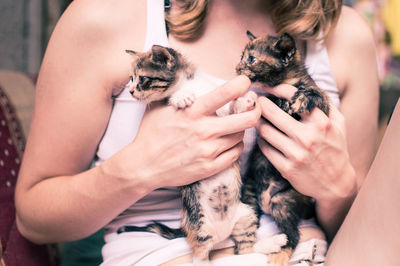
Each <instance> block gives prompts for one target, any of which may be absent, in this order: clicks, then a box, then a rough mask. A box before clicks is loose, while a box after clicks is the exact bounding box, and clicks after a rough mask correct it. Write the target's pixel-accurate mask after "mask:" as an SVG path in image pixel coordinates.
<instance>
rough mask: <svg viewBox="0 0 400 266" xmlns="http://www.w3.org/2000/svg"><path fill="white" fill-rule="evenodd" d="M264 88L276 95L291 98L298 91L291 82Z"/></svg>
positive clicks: (265, 90) (263, 88)
mask: <svg viewBox="0 0 400 266" xmlns="http://www.w3.org/2000/svg"><path fill="white" fill-rule="evenodd" d="M262 90H263V91H264V92H267V93H269V94H273V95H275V96H276V97H279V98H285V99H287V100H290V99H292V97H293V95H294V94H295V93H296V91H297V88H296V87H294V86H292V85H289V84H279V85H277V86H275V87H262Z"/></svg>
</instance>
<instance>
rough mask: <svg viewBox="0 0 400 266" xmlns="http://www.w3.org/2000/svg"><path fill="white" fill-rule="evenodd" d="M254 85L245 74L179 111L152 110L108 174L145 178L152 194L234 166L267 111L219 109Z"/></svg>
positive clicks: (108, 166) (106, 167) (112, 162)
mask: <svg viewBox="0 0 400 266" xmlns="http://www.w3.org/2000/svg"><path fill="white" fill-rule="evenodd" d="M249 86H250V81H249V79H248V78H247V77H245V76H239V77H237V78H235V79H233V80H231V81H229V82H227V83H225V84H224V85H222V86H220V87H218V88H217V89H215V90H214V91H212V92H210V93H208V94H206V95H203V96H201V97H199V98H197V99H196V100H195V102H194V104H193V105H192V106H191V107H188V108H186V109H184V110H176V109H175V108H173V107H171V106H168V107H165V106H161V105H157V106H152V108H151V110H150V111H148V112H146V114H145V115H144V118H143V121H142V124H141V126H140V129H139V132H138V134H137V136H136V139H135V140H134V141H133V142H132V143H131V144H130V145H128V146H127V147H126V148H124V149H123V150H121V151H120V152H119V153H117V154H116V155H115V156H113V157H112V158H110V159H109V160H108V161H107V162H104V163H103V165H102V167H103V168H104V171H106V172H108V173H112V174H113V175H120V176H121V177H123V178H128V179H131V178H140V179H141V180H142V181H143V183H144V184H147V186H148V189H149V190H153V189H156V188H159V187H165V186H181V185H186V184H190V183H193V182H195V181H197V180H200V179H203V178H206V177H208V176H211V175H213V174H216V173H218V172H220V171H221V170H223V169H225V168H226V167H228V166H229V165H230V164H232V163H233V162H234V161H235V160H237V159H238V157H239V155H240V154H241V152H242V150H243V142H242V140H243V135H244V130H245V129H247V128H250V127H253V126H255V125H256V124H257V121H258V119H259V118H260V115H261V111H260V108H259V107H258V106H256V107H255V108H254V109H253V110H251V111H248V112H244V113H240V114H234V115H228V116H224V117H218V116H216V115H215V111H216V110H217V109H218V108H219V107H221V106H223V105H224V104H226V103H228V102H229V101H231V100H233V99H236V98H238V97H240V96H242V95H244V94H245V93H246V92H247V91H248V89H249Z"/></svg>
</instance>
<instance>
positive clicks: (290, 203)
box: [261, 183, 310, 265]
mask: <svg viewBox="0 0 400 266" xmlns="http://www.w3.org/2000/svg"><path fill="white" fill-rule="evenodd" d="M273 190H274V183H272V184H271V186H270V188H269V189H268V190H267V191H264V192H263V193H262V194H261V202H262V203H263V204H264V206H263V207H262V208H263V210H265V211H267V213H270V214H271V216H272V217H273V219H274V220H275V222H276V224H277V225H278V227H279V229H280V230H281V231H282V233H284V234H285V235H286V236H287V238H288V242H287V244H286V245H285V246H284V247H283V249H282V250H281V251H280V252H277V253H273V254H271V255H270V256H269V260H270V262H271V263H272V264H275V265H287V262H288V261H289V258H290V256H291V254H292V252H293V250H294V249H295V248H296V246H297V244H298V242H299V239H300V233H299V229H298V225H299V223H300V220H301V218H302V216H303V212H304V211H305V210H306V209H307V208H308V206H307V204H308V203H309V202H310V198H309V197H307V196H304V195H302V194H300V193H298V192H297V191H296V190H294V189H293V188H289V189H287V188H286V190H284V191H279V192H276V191H275V192H273V193H272V191H273ZM271 193H272V194H271ZM271 195H272V196H271ZM265 204H268V206H265Z"/></svg>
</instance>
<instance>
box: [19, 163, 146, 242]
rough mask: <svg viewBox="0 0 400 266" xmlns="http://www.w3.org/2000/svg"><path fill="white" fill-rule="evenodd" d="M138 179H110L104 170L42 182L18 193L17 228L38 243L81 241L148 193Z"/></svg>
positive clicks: (98, 169)
mask: <svg viewBox="0 0 400 266" xmlns="http://www.w3.org/2000/svg"><path fill="white" fill-rule="evenodd" d="M139 180H140V179H139V178H137V179H130V180H128V179H123V178H119V177H116V176H112V175H110V174H109V173H107V172H105V171H104V169H103V167H95V168H93V169H90V170H88V171H85V172H82V173H80V174H77V175H74V176H59V177H53V178H47V179H44V180H42V181H41V182H38V183H37V184H35V185H34V186H32V187H31V188H28V189H23V188H22V189H19V190H18V191H17V195H16V207H17V224H18V228H19V230H20V231H21V233H22V234H23V235H24V236H25V237H27V238H28V239H30V240H32V241H34V242H37V243H48V242H61V241H71V240H76V239H79V238H83V237H85V236H87V235H90V234H91V233H94V232H95V231H97V230H98V229H100V228H101V227H103V226H104V225H105V224H106V223H108V222H109V221H110V220H111V219H112V218H114V217H116V216H117V215H118V214H119V213H121V212H122V211H123V210H125V209H126V208H127V207H128V206H130V205H131V204H133V203H134V202H135V201H137V200H138V199H140V198H141V197H143V196H144V195H146V194H147V193H148V192H149V188H148V187H147V185H146V184H144V183H143V182H140V181H139Z"/></svg>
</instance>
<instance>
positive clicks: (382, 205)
mask: <svg viewBox="0 0 400 266" xmlns="http://www.w3.org/2000/svg"><path fill="white" fill-rule="evenodd" d="M399 136H400V102H398V103H397V107H396V109H395V111H394V113H393V115H392V118H391V122H390V124H389V126H388V128H387V129H386V132H385V136H384V137H383V140H382V142H381V145H380V147H379V150H378V153H377V155H376V157H375V159H374V162H373V163H372V166H371V168H370V171H369V172H368V175H367V177H366V179H365V181H364V184H363V185H362V187H361V189H360V191H359V193H358V195H357V198H356V199H355V201H354V203H353V206H352V207H351V209H350V211H349V213H348V215H347V217H346V219H345V220H344V222H343V224H342V226H341V228H340V229H339V231H338V233H337V235H336V237H335V238H334V240H333V242H332V244H331V246H330V248H329V250H328V255H327V260H326V264H325V265H389V266H391V265H400V253H399V252H398V249H399V247H400V238H399V237H398V236H399V235H400V223H399V221H400V208H399V202H400V193H399V191H400V178H399V172H400V164H399V158H400V141H399Z"/></svg>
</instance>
